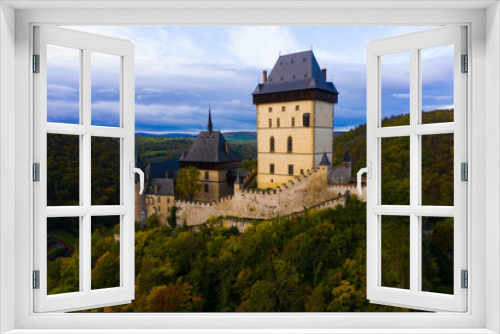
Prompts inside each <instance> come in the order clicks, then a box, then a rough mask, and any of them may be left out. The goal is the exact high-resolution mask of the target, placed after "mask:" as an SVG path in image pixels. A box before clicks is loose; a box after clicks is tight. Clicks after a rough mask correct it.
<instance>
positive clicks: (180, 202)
mask: <svg viewBox="0 0 500 334" xmlns="http://www.w3.org/2000/svg"><path fill="white" fill-rule="evenodd" d="M214 204H215V202H202V201H190V200H182V199H176V200H175V201H174V205H175V206H182V205H192V206H199V207H206V206H212V205H214Z"/></svg>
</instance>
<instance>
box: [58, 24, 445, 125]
mask: <svg viewBox="0 0 500 334" xmlns="http://www.w3.org/2000/svg"><path fill="white" fill-rule="evenodd" d="M68 28H71V29H78V30H82V31H87V32H92V33H96V34H100V35H107V36H113V37H118V38H123V39H128V40H131V41H132V42H133V43H134V45H135V75H136V131H139V132H143V131H146V132H155V133H162V132H189V133H197V132H198V131H199V130H200V129H202V128H204V127H205V126H206V122H207V111H208V105H209V103H210V105H211V109H212V115H213V121H214V128H216V129H220V130H222V131H243V130H249V131H255V127H256V116H255V106H254V105H253V104H252V99H251V93H252V91H253V90H254V89H255V86H256V85H257V84H258V83H259V82H260V81H261V80H262V70H268V72H270V70H271V69H272V67H273V65H274V63H275V62H276V60H277V58H278V56H279V54H280V52H281V54H286V53H293V52H298V51H304V50H309V49H311V47H312V49H313V51H314V54H315V56H316V59H317V60H318V62H319V64H320V66H321V68H326V69H327V70H328V80H331V81H333V82H334V84H335V86H336V87H337V89H338V90H339V92H340V95H339V103H338V105H336V106H335V121H334V126H335V130H339V131H345V130H348V129H350V128H351V127H353V126H356V125H359V124H364V123H366V45H367V43H369V41H371V40H374V39H378V38H383V37H389V36H395V35H400V34H405V33H411V32H415V31H420V30H425V29H429V28H432V27H317V26H312V27H305V26H294V27H279V26H265V27H259V26H252V27H242V26H239V27H238V26H232V27H214V26H211V27H206V26H192V27H187V26H182V27H170V26H169V27H149V26H148V27H140V26H137V27H135V26H134V27H68ZM452 51H453V49H452V48H451V47H446V46H445V47H440V48H434V49H429V50H424V51H423V52H422V83H423V86H422V96H423V101H422V108H423V109H424V110H433V109H436V108H443V107H445V108H449V107H452V106H453V73H452ZM48 61H49V65H48V121H54V122H64V123H78V82H79V79H78V70H77V69H78V67H77V65H78V53H77V52H76V53H75V51H74V50H67V49H63V48H60V47H52V48H50V49H49V51H48ZM118 103H119V60H118V59H117V58H116V57H114V56H108V55H100V54H93V55H92V124H94V125H107V126H117V125H118V124H119V118H118V117H119V116H118V115H119V114H118ZM408 110H409V56H408V55H407V54H399V55H392V56H386V57H383V59H382V113H383V115H384V116H389V115H392V114H402V113H407V112H408Z"/></svg>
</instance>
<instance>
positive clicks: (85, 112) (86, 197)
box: [80, 48, 92, 293]
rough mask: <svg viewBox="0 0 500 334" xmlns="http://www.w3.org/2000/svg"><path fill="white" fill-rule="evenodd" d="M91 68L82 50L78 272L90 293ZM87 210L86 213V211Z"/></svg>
mask: <svg viewBox="0 0 500 334" xmlns="http://www.w3.org/2000/svg"><path fill="white" fill-rule="evenodd" d="M90 75H91V67H90V50H89V49H88V48H86V49H83V60H82V85H81V89H82V92H81V98H82V124H83V126H84V127H85V128H86V132H85V134H84V135H83V136H82V142H83V145H82V156H83V158H82V159H81V160H80V166H81V171H82V175H83V182H82V188H83V196H82V199H83V206H84V208H86V214H85V215H84V216H83V231H82V232H83V233H82V235H83V237H82V241H81V248H82V250H81V254H82V256H83V258H82V259H81V261H80V263H81V266H82V270H81V272H80V276H81V279H82V281H83V291H84V292H87V293H90V291H91V278H92V277H91V276H92V275H91V268H92V265H91V243H90V240H91V216H90V206H91V196H92V194H91V183H92V179H91V177H92V175H91V168H92V160H91V159H92V154H91V133H90V126H91V125H90V124H91V123H90V122H91V94H90V87H91V86H90V84H91V77H90ZM87 210H88V211H87Z"/></svg>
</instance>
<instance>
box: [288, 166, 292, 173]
mask: <svg viewBox="0 0 500 334" xmlns="http://www.w3.org/2000/svg"><path fill="white" fill-rule="evenodd" d="M288 175H293V165H288Z"/></svg>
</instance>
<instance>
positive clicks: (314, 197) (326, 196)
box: [175, 166, 366, 226]
mask: <svg viewBox="0 0 500 334" xmlns="http://www.w3.org/2000/svg"><path fill="white" fill-rule="evenodd" d="M330 173H331V168H329V167H326V166H320V168H318V169H315V170H313V171H312V172H311V171H308V172H307V173H306V175H304V176H302V177H296V178H295V182H292V181H289V182H288V183H287V184H282V185H281V186H280V187H277V188H276V189H273V190H241V189H239V188H238V187H235V193H234V195H231V196H227V197H223V198H221V199H220V200H219V201H213V202H210V203H206V202H205V203H202V202H192V201H180V200H176V201H175V206H176V207H177V218H178V223H179V224H182V223H184V221H185V222H186V224H187V225H188V226H193V225H200V224H204V223H205V222H206V221H207V220H208V219H209V218H210V217H213V216H216V217H219V216H222V217H238V218H247V219H271V218H274V217H277V216H286V215H290V214H293V213H297V212H301V211H303V210H304V207H306V208H310V207H314V206H317V205H319V204H321V203H323V202H327V201H331V200H334V199H337V198H339V197H340V196H343V195H344V194H345V193H346V192H350V193H351V194H358V193H357V190H356V185H354V184H335V183H333V184H328V182H327V178H328V174H330ZM330 177H331V175H330ZM365 196H366V188H364V191H363V194H362V195H358V197H359V198H360V199H361V200H365V199H366V198H365Z"/></svg>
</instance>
